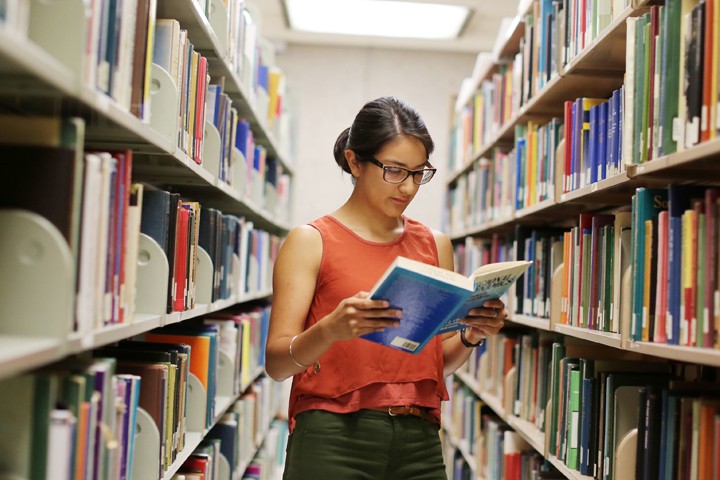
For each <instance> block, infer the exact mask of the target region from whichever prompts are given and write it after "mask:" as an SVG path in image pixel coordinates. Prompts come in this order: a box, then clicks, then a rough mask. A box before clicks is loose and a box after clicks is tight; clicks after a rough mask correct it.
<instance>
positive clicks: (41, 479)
mask: <svg viewBox="0 0 720 480" xmlns="http://www.w3.org/2000/svg"><path fill="white" fill-rule="evenodd" d="M34 378H35V392H34V398H33V419H32V448H31V449H30V478H31V479H32V480H45V478H46V475H47V472H46V471H45V470H46V468H45V467H46V465H47V453H48V440H49V433H50V411H51V410H52V409H54V408H55V403H56V400H57V398H56V396H57V392H58V379H57V376H56V375H52V374H47V373H38V374H35V375H34Z"/></svg>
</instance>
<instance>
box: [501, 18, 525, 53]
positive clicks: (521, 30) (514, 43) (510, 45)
mask: <svg viewBox="0 0 720 480" xmlns="http://www.w3.org/2000/svg"><path fill="white" fill-rule="evenodd" d="M523 16H524V15H515V17H514V18H513V20H512V22H511V23H510V24H509V26H508V29H507V31H506V32H505V34H504V38H503V39H501V40H500V41H499V42H498V43H497V45H496V48H494V49H493V56H494V57H495V58H496V59H497V60H496V61H498V62H501V61H503V60H510V59H512V58H513V57H514V56H515V55H516V54H517V53H518V52H519V51H520V40H522V38H523V36H524V35H525V22H524V20H523Z"/></svg>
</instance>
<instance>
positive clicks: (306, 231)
mask: <svg viewBox="0 0 720 480" xmlns="http://www.w3.org/2000/svg"><path fill="white" fill-rule="evenodd" d="M280 256H281V257H290V258H293V259H294V261H295V262H297V261H300V262H303V263H305V262H310V263H311V264H312V263H319V261H320V257H321V256H322V238H321V237H320V232H318V231H317V230H316V229H315V228H313V227H311V226H310V225H300V226H298V227H294V228H293V229H292V230H290V233H288V235H287V237H285V240H284V241H283V244H282V247H281V248H280Z"/></svg>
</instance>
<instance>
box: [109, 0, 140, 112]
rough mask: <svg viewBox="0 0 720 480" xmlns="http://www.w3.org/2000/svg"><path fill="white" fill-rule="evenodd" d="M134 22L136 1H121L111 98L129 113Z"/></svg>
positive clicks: (135, 18)
mask: <svg viewBox="0 0 720 480" xmlns="http://www.w3.org/2000/svg"><path fill="white" fill-rule="evenodd" d="M136 20H137V0H123V3H122V14H121V17H120V32H119V34H118V38H117V45H118V47H117V48H118V52H117V58H118V61H117V65H115V66H114V68H113V71H112V75H113V81H112V97H113V98H114V99H115V100H117V102H118V104H119V105H120V106H121V107H122V108H123V109H124V110H127V111H130V94H131V91H132V72H133V54H134V48H135V26H136Z"/></svg>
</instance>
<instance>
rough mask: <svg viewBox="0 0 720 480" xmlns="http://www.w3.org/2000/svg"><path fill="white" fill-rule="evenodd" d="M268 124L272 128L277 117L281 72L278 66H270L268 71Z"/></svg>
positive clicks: (281, 79)
mask: <svg viewBox="0 0 720 480" xmlns="http://www.w3.org/2000/svg"><path fill="white" fill-rule="evenodd" d="M268 74H269V76H268V96H269V97H270V101H269V102H268V125H269V126H270V128H273V126H274V125H275V120H276V119H277V118H278V106H279V105H280V101H281V87H282V81H283V74H282V72H281V71H280V69H279V68H274V67H273V68H270V71H269V72H268Z"/></svg>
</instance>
